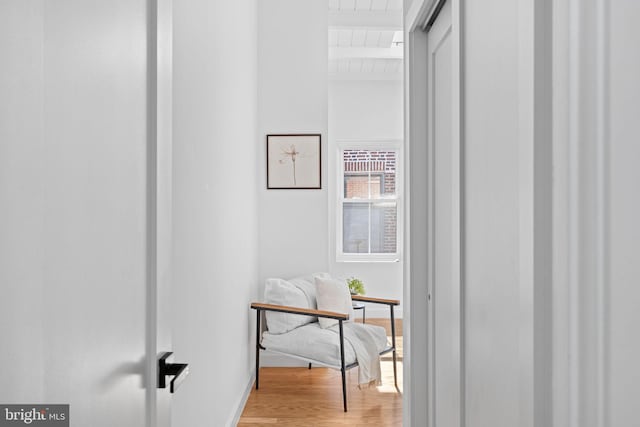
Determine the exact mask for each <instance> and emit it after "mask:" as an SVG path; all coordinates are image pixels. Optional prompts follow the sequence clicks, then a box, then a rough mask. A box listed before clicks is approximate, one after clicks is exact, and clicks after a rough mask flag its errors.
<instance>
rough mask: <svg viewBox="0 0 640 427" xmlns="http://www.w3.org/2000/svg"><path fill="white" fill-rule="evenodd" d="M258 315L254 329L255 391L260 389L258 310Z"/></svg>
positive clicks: (258, 311)
mask: <svg viewBox="0 0 640 427" xmlns="http://www.w3.org/2000/svg"><path fill="white" fill-rule="evenodd" d="M256 312H257V313H258V316H257V317H258V320H257V322H256V323H257V326H258V327H257V328H256V390H257V389H258V388H260V310H256Z"/></svg>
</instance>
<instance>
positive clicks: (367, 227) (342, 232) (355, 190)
mask: <svg viewBox="0 0 640 427" xmlns="http://www.w3.org/2000/svg"><path fill="white" fill-rule="evenodd" d="M398 163H399V156H398V149H397V148H395V146H393V145H390V144H385V145H381V146H380V148H376V149H359V148H356V147H349V146H346V145H345V146H344V147H343V148H342V149H340V151H339V165H340V167H339V169H338V170H339V173H340V177H339V180H338V182H339V183H341V188H340V190H339V191H340V194H339V203H338V205H339V206H338V218H337V223H338V224H339V225H338V227H337V231H338V235H337V239H336V242H337V246H338V248H337V259H338V261H397V260H398V256H399V239H398V236H399V227H398V218H399V215H398V195H399V185H398V184H399V180H398Z"/></svg>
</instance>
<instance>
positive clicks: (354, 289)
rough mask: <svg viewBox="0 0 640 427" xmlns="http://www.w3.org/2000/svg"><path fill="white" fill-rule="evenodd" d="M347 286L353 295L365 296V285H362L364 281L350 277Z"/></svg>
mask: <svg viewBox="0 0 640 427" xmlns="http://www.w3.org/2000/svg"><path fill="white" fill-rule="evenodd" d="M347 285H349V292H351V295H364V283H362V280H360V279H357V278H355V277H350V278H348V279H347Z"/></svg>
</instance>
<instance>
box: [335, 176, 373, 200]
mask: <svg viewBox="0 0 640 427" xmlns="http://www.w3.org/2000/svg"><path fill="white" fill-rule="evenodd" d="M381 190H382V176H381V175H375V176H368V175H346V174H345V177H344V198H345V199H368V198H370V197H371V198H374V199H377V198H379V197H380V191H381ZM369 192H371V193H369Z"/></svg>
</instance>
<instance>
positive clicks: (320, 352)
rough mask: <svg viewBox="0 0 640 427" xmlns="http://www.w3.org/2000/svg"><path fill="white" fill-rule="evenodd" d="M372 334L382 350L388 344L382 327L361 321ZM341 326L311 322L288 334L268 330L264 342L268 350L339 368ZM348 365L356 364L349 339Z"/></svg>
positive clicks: (346, 358) (347, 345) (346, 355)
mask: <svg viewBox="0 0 640 427" xmlns="http://www.w3.org/2000/svg"><path fill="white" fill-rule="evenodd" d="M357 325H359V326H362V327H364V328H366V330H367V331H369V332H370V333H371V335H372V336H373V338H374V341H375V343H376V347H377V348H378V352H381V351H382V350H384V349H385V348H387V347H388V343H387V333H386V331H385V329H384V328H383V327H381V326H375V325H367V324H360V323H357ZM337 328H338V327H337V326H334V327H332V328H331V329H323V328H321V327H320V325H319V324H318V323H317V322H315V323H310V324H308V325H304V326H301V327H299V328H296V329H294V330H292V331H289V332H287V333H286V334H272V333H269V332H265V333H264V334H263V335H262V345H263V346H264V347H265V348H266V349H267V350H274V351H278V352H281V353H287V354H291V355H295V356H299V357H302V358H304V359H310V360H312V361H316V362H318V363H323V364H325V365H329V366H332V367H338V368H339V367H340V335H339V334H338V333H337V332H336V329H337ZM344 354H345V364H347V365H350V364H352V363H355V361H356V354H355V352H354V351H353V347H352V346H351V344H349V341H347V340H345V342H344Z"/></svg>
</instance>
